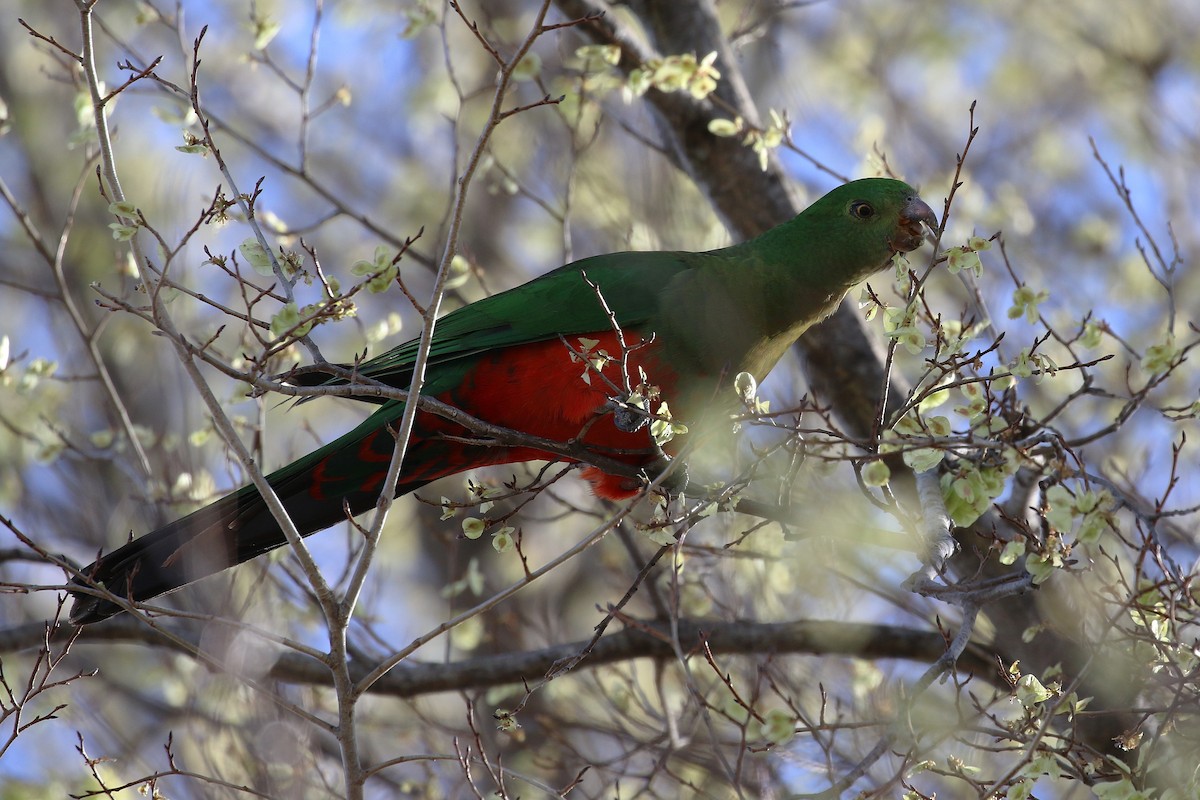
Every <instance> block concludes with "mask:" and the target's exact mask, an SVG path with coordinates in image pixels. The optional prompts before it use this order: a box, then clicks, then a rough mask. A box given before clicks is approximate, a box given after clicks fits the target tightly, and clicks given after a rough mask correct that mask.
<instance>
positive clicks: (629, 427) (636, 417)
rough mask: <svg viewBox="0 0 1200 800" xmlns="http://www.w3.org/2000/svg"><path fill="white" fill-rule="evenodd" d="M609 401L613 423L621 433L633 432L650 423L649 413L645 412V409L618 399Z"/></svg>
mask: <svg viewBox="0 0 1200 800" xmlns="http://www.w3.org/2000/svg"><path fill="white" fill-rule="evenodd" d="M611 403H612V416H613V425H616V426H617V430H619V431H622V432H623V433H635V432H637V431H640V430H641V429H642V428H644V427H646V425H648V424H649V423H650V415H649V414H647V413H646V409H644V408H638V407H637V406H634V405H629V404H628V403H622V402H620V401H619V400H613V401H611Z"/></svg>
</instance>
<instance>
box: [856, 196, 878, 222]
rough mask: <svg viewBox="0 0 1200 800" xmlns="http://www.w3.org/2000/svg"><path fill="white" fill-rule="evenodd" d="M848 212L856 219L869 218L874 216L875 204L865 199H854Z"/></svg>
mask: <svg viewBox="0 0 1200 800" xmlns="http://www.w3.org/2000/svg"><path fill="white" fill-rule="evenodd" d="M850 214H851V215H852V216H854V217H855V218H856V219H870V218H871V217H873V216H875V206H873V205H871V204H870V203H868V202H867V201H866V200H855V201H854V202H853V203H851V204H850Z"/></svg>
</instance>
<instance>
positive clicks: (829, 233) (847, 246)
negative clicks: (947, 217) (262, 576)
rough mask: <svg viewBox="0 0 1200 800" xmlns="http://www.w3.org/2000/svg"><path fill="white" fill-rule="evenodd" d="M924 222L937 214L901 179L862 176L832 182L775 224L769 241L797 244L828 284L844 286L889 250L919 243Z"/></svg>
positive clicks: (933, 223)
mask: <svg viewBox="0 0 1200 800" xmlns="http://www.w3.org/2000/svg"><path fill="white" fill-rule="evenodd" d="M927 225H928V226H929V227H930V228H931V229H932V228H936V227H937V215H936V214H934V213H933V209H932V208H930V207H929V206H928V205H927V204H926V203H925V201H924V200H922V199H921V198H920V197H919V196H917V192H916V190H914V189H913V188H912V187H911V186H909V185H908V184H907V183H904V182H903V181H897V180H892V179H891V178H863V179H861V180H857V181H851V182H850V183H847V184H844V185H842V186H839V187H837V188H836V189H834V190H833V191H831V192H829V193H828V194H826V195H825V196H824V197H822V198H821V199H820V200H817V201H816V202H815V203H813V204H812V205H811V206H809V207H808V208H806V209H805V210H804V211H802V212H801V213H800V214H799V215H798V216H797V217H796V218H795V219H794V220H792V221H791V222H789V223H787V224H785V225H782V226H780V227H779V228H776V229H775V231H778V232H779V233H781V234H782V236H781V237H780V238H779V239H778V240H776V241H775V242H773V243H772V244H773V245H774V246H775V247H776V248H778V247H785V248H789V249H791V248H792V247H795V248H803V249H804V250H806V251H807V253H805V254H803V255H801V256H800V257H801V258H803V260H804V262H805V263H807V264H808V265H810V268H811V269H814V270H816V271H818V272H819V273H821V275H822V276H823V278H824V279H825V280H826V281H828V283H829V284H833V285H840V286H845V287H850V286H853V285H854V284H855V283H858V282H859V281H860V280H862V279H864V278H866V277H868V276H869V275H871V274H873V273H875V272H877V271H878V270H880V269H882V268H883V267H884V266H886V265H887V262H888V260H889V259H890V258H891V257H892V255H894V254H895V253H907V252H909V251H910V250H916V249H917V248H918V247H920V246H921V242H922V241H923V240H924V235H925V226H927ZM772 233H774V232H772ZM767 236H770V234H767ZM797 255H800V254H798V253H794V252H793V253H791V254H790V256H791V258H792V259H794V258H796V257H797ZM775 256H776V257H777V258H778V257H779V256H783V257H784V258H785V259H786V258H787V256H786V255H785V254H783V253H776V254H775Z"/></svg>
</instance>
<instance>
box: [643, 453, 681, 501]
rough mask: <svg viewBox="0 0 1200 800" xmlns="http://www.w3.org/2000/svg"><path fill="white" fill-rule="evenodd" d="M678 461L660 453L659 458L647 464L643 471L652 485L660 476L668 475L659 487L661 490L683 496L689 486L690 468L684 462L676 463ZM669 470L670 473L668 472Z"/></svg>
mask: <svg viewBox="0 0 1200 800" xmlns="http://www.w3.org/2000/svg"><path fill="white" fill-rule="evenodd" d="M677 460H678V459H674V458H671V457H670V456H668V455H667V454H666V453H662V452H660V453H659V456H658V458H656V459H655V460H654V461H652V462H651V463H649V464H647V465H646V467H645V469H643V470H642V472H643V474H644V475H645V476H646V480H647V482H648V483H652V482H654V481H655V480H657V479H658V477H659V476H660V475H663V473H667V474H666V477H665V478H663V480H662V483H660V484H659V485H658V486H659V488H660V489H662V490H663V491H665V492H667V493H668V494H683V491H684V489H686V488H687V485H688V468H687V464H685V463H684V462H682V461H680V462H679V463H675V462H676V461H677ZM668 470H670V471H669V472H668Z"/></svg>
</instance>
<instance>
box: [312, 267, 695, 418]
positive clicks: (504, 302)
mask: <svg viewBox="0 0 1200 800" xmlns="http://www.w3.org/2000/svg"><path fill="white" fill-rule="evenodd" d="M695 256H696V254H694V253H686V252H623V253H609V254H605V255H600V256H593V257H591V258H585V259H582V260H580V261H575V262H572V263H570V264H567V265H566V266H563V267H559V268H558V269H556V270H554V271H553V272H548V273H546V274H545V275H542V276H541V277H538V278H535V279H534V280H532V281H530V282H529V283H526V284H522V285H521V286H517V287H515V288H513V289H509V290H508V291H505V292H501V293H499V294H495V295H492V296H491V297H486V298H484V299H482V300H478V301H476V302H474V303H471V304H470V305H467V306H463V307H462V308H459V309H456V310H454V311H452V312H450V313H449V314H447V315H446V316H444V317H442V318H441V319H439V320H438V322H437V326H436V327H435V328H434V335H433V344H432V347H431V348H430V352H429V366H430V367H431V368H432V367H451V369H448V370H444V372H443V375H444V376H445V378H447V379H451V375H453V374H454V373H455V372H456V370H454V369H452V366H453V365H454V364H455V362H463V365H464V366H466V362H468V361H469V360H470V358H471V357H472V356H474V355H478V354H479V353H483V352H488V351H492V350H496V349H500V348H504V347H512V346H514V345H521V344H528V343H531V342H540V341H545V340H547V339H554V338H557V337H558V336H570V335H572V334H580V333H589V332H592V331H606V330H611V329H612V320H610V319H609V316H608V313H607V312H606V311H605V309H604V305H603V304H601V301H600V297H603V298H604V303H605V304H607V305H608V308H609V310H611V311H612V314H613V316H614V317H615V319H616V321H617V324H618V325H620V326H621V327H622V328H626V327H629V328H634V327H637V326H639V325H641V324H643V323H645V322H646V321H648V320H650V319H651V318H653V317H654V315H655V314H656V312H657V311H658V307H659V299H660V294H661V291H662V289H663V287H665V286H666V284H668V283H669V282H670V281H671V280H672V279H673V278H675V277H676V276H677V275H679V274H680V273H681V272H685V271H687V270H690V269H694V268H695V266H696V262H697V259H696V258H695ZM585 276H586V280H585ZM588 281H590V282H591V283H592V284H595V287H593V286H592V285H590V284H589V283H588ZM419 346H420V340H419V339H413V340H412V341H409V342H405V343H404V344H402V345H399V346H398V347H395V348H393V349H391V350H389V351H387V352H386V353H382V354H380V355H378V356H376V357H375V358H372V359H370V360H369V361H366V362H364V363H362V364H360V365H359V367H358V372H359V373H360V374H361V375H363V376H365V377H368V378H372V379H374V380H378V381H381V382H383V383H386V384H388V385H391V386H398V387H401V388H404V387H407V386H408V384H409V382H410V381H411V379H412V367H413V361H414V360H415V359H416V356H417V350H418V348H419ZM316 377H317V378H318V380H315V381H313V383H322V382H326V381H325V380H324V379H323V378H321V376H316ZM432 377H434V376H433V375H431V378H432ZM302 380H303V379H302ZM305 382H307V381H305ZM428 388H429V389H430V390H432V391H434V392H435V393H436V392H437V391H438V387H436V386H429V387H428ZM361 399H363V400H368V401H375V402H382V401H381V400H378V399H376V398H369V397H363V398H361Z"/></svg>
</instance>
